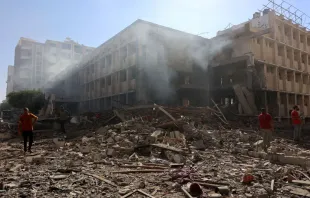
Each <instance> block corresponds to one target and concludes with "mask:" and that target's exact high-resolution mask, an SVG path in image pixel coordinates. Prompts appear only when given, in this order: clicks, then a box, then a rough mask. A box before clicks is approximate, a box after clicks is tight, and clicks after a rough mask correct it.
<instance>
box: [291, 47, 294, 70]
mask: <svg viewBox="0 0 310 198" xmlns="http://www.w3.org/2000/svg"><path fill="white" fill-rule="evenodd" d="M290 55H291V59H290V68H292V69H294V50H293V49H291V51H290Z"/></svg>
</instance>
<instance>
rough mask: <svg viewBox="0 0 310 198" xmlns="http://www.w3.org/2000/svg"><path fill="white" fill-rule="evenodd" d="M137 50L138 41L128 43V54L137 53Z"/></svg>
mask: <svg viewBox="0 0 310 198" xmlns="http://www.w3.org/2000/svg"><path fill="white" fill-rule="evenodd" d="M137 51H138V50H137V42H131V43H129V44H128V56H131V55H133V54H136V53H137Z"/></svg>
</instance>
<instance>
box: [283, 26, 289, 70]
mask: <svg viewBox="0 0 310 198" xmlns="http://www.w3.org/2000/svg"><path fill="white" fill-rule="evenodd" d="M283 31H284V30H283ZM283 35H284V34H283ZM283 58H284V66H285V67H288V64H289V61H288V60H287V51H286V46H285V45H284V52H283Z"/></svg>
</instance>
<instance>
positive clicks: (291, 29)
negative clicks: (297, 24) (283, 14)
mask: <svg viewBox="0 0 310 198" xmlns="http://www.w3.org/2000/svg"><path fill="white" fill-rule="evenodd" d="M289 31H290V38H289V40H290V45H292V44H293V28H292V27H291V26H290V30H289Z"/></svg>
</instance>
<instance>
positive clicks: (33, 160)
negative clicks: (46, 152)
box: [25, 155, 44, 164]
mask: <svg viewBox="0 0 310 198" xmlns="http://www.w3.org/2000/svg"><path fill="white" fill-rule="evenodd" d="M25 161H26V162H27V163H33V164H43V163H44V158H43V157H42V156H41V155H36V156H27V157H26V158H25Z"/></svg>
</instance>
